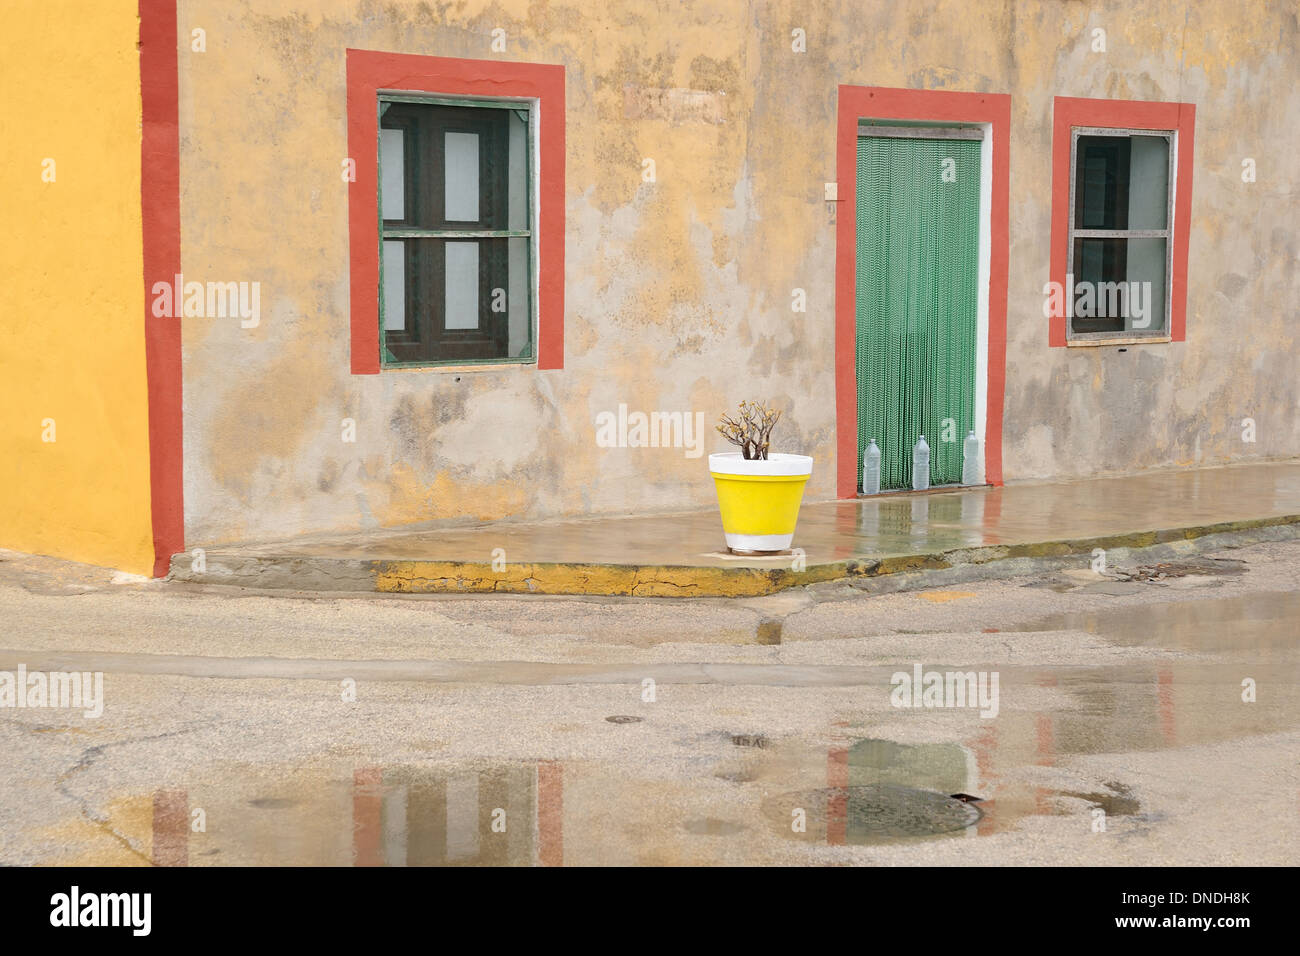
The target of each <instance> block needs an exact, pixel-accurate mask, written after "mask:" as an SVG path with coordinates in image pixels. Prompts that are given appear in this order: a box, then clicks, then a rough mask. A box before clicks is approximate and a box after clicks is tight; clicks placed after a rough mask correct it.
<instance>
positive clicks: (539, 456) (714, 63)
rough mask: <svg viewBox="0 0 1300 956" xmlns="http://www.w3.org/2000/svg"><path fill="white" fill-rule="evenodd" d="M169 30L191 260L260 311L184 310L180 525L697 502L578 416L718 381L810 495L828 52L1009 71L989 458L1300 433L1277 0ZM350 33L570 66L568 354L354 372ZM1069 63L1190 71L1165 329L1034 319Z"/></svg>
mask: <svg viewBox="0 0 1300 956" xmlns="http://www.w3.org/2000/svg"><path fill="white" fill-rule="evenodd" d="M1095 27H1101V28H1103V29H1105V30H1106V31H1107V52H1105V53H1097V52H1093V50H1092V43H1093V35H1092V30H1093V28H1095ZM179 28H180V35H181V107H180V129H181V182H182V196H181V201H182V223H183V227H182V228H183V232H182V255H183V262H184V271H185V274H186V279H187V280H199V281H209V280H211V281H248V282H253V281H256V282H259V283H260V289H261V320H260V323H259V324H258V326H257V327H256V328H247V329H246V328H241V326H240V323H239V321H237V320H232V319H204V318H187V319H185V320H184V323H185V324H184V369H185V496H186V516H187V537H188V540H189V542H190V543H191V544H205V543H215V542H219V541H229V540H237V539H251V538H271V537H276V536H280V535H287V534H294V533H300V532H310V531H318V530H328V529H349V528H358V527H367V526H374V525H384V526H391V525H399V524H403V523H410V522H420V521H427V520H431V519H444V518H466V519H474V518H482V519H487V518H501V517H506V516H514V517H524V516H553V515H564V514H575V513H589V512H594V513H610V512H620V511H625V510H635V511H649V510H673V509H681V508H686V507H695V506H707V505H709V504H710V503H711V502H712V501H713V490H712V487H711V484H710V483H709V481H708V480H707V468H706V461H705V459H703V458H688V457H686V456H685V455H684V454H683V452H682V450H680V449H652V448H623V449H619V448H615V449H607V448H601V447H598V446H597V443H596V440H595V434H596V428H595V422H596V417H597V415H598V414H600V413H601V412H603V411H615V410H617V408H618V405H619V404H620V403H626V404H627V405H628V407H629V408H630V409H633V410H642V411H646V412H650V411H683V412H687V411H689V412H696V411H700V412H703V413H704V414H705V420H706V428H707V429H708V430H709V437H708V438H707V439H706V441H705V451H706V452H707V451H712V450H719V447H720V446H721V444H722V443H721V440H720V439H717V438H716V436H715V435H713V433H712V430H711V429H712V423H713V421H714V420H715V419H716V417H717V415H718V414H719V413H720V412H721V411H723V410H725V409H729V408H730V407H732V406H734V405H735V403H736V402H737V401H739V400H740V399H741V398H765V399H768V400H771V401H774V402H776V403H777V404H778V405H780V406H781V407H783V408H784V409H785V418H784V419H783V421H782V425H781V430H780V432H779V444H780V446H781V448H783V449H785V450H791V451H799V452H803V453H807V454H811V455H813V456H815V458H816V460H817V465H816V468H815V472H814V477H813V481H812V483H811V485H810V487H809V494H810V495H811V496H814V497H831V496H832V495H833V494H834V470H835V469H834V465H835V448H834V426H835V411H834V365H833V363H834V282H833V268H834V256H835V240H834V226H833V225H832V224H831V222H830V219H829V216H828V210H827V207H826V204H825V203H824V202H823V201H822V196H823V186H822V184H823V183H824V182H828V181H833V180H835V179H836V170H835V111H836V101H837V94H836V91H837V86H838V84H841V83H850V84H861V85H874V86H897V87H912V88H927V89H959V90H973V91H987V92H1006V93H1010V94H1012V96H1013V101H1012V109H1013V114H1012V119H1013V125H1012V137H1011V247H1010V283H1009V300H1010V301H1009V307H1008V317H1007V318H1008V322H1007V324H1008V359H1007V396H1006V403H1005V412H1006V422H1005V440H1004V458H1005V475H1006V478H1007V479H1008V480H1016V479H1023V478H1033V477H1045V476H1074V475H1087V474H1095V473H1103V472H1126V471H1137V470H1142V469H1147V468H1158V467H1168V466H1187V465H1192V464H1195V463H1201V464H1208V463H1213V462H1221V461H1229V460H1238V459H1243V458H1255V457H1282V456H1290V455H1295V454H1296V453H1298V452H1300V421H1297V416H1296V415H1295V409H1296V406H1297V399H1298V397H1300V391H1298V386H1297V375H1296V371H1297V344H1296V340H1295V331H1294V329H1295V318H1296V315H1295V313H1296V308H1295V302H1296V296H1297V294H1298V293H1300V281H1298V280H1297V279H1296V275H1295V270H1296V264H1297V253H1298V250H1300V235H1298V234H1297V229H1296V226H1295V221H1294V218H1295V217H1294V207H1295V188H1296V187H1295V183H1296V176H1295V174H1294V172H1293V166H1294V163H1293V157H1294V156H1295V155H1297V154H1298V153H1300V123H1297V122H1296V121H1297V118H1300V83H1297V80H1300V75H1297V74H1298V73H1300V68H1298V67H1297V57H1296V44H1297V39H1298V28H1297V23H1296V16H1295V11H1294V8H1288V5H1285V4H1270V5H1265V4H1254V3H1252V4H1246V5H1236V4H1222V5H1220V4H1204V5H1197V4H1191V5H1189V4H1186V3H1182V2H1178V3H1174V2H1156V0H1151V2H1132V0H1117V2H1107V3H1085V2H1064V0H1042V2H1029V0H1007V2H987V0H981V2H974V0H951V2H948V0H943V2H940V0H932V2H917V3H910V4H899V3H895V2H892V0H878V2H847V0H846V2H829V0H828V2H816V3H807V2H794V0H791V2H770V3H767V2H761V0H754V2H742V0H713V2H691V3H679V2H675V0H672V2H669V0H665V2H657V3H656V2H646V0H610V2H605V3H599V4H596V3H590V4H562V3H545V2H536V0H533V2H525V0H500V2H493V3H480V2H476V0H467V2H463V3H453V4H429V3H417V2H390V3H377V2H363V0H313V2H307V0H259V2H257V3H256V4H253V3H243V2H230V0H182V2H181V4H180V18H179ZM497 28H500V29H503V30H505V33H506V38H507V49H506V52H504V53H499V52H493V51H492V49H491V43H492V31H493V30H495V29H497ZM794 28H802V29H803V30H805V31H806V34H807V52H805V53H795V52H793V51H792V49H791V31H792V30H793V29H794ZM195 29H201V30H203V31H204V32H205V35H204V38H205V41H206V50H205V52H201V53H200V52H193V51H191V50H190V49H188V46H189V42H190V38H191V36H192V32H191V31H193V30H195ZM348 47H355V48H362V49H373V50H385V51H391V52H404V53H420V54H432V55H440V56H454V57H470V58H484V59H491V58H494V57H495V58H502V59H514V60H523V61H531V62H543V63H562V64H564V65H565V67H566V70H567V93H566V95H567V101H568V102H567V123H566V136H567V172H566V176H567V189H566V192H567V195H566V209H567V234H566V271H567V275H566V348H565V353H566V355H565V368H564V369H563V370H561V371H546V372H538V371H536V370H535V369H532V368H527V367H524V368H498V369H493V370H486V371H464V370H462V371H447V370H437V371H434V370H418V371H409V370H404V371H389V372H384V373H382V374H380V375H372V376H352V375H350V374H349V360H348V355H349V330H348V281H349V280H348V221H347V188H348V187H347V186H346V185H345V184H344V182H343V181H342V177H341V175H340V169H341V162H342V160H343V159H344V157H346V155H347V139H346V113H345V96H344V89H345V66H344V51H345V50H346V49H347V48H348ZM665 90H694V91H700V92H701V93H703V94H707V95H701V96H694V95H689V96H688V95H680V94H665V93H663V92H662V91H665ZM1056 95H1064V96H1093V97H1111V98H1133V99H1149V100H1165V101H1186V102H1192V103H1195V104H1197V109H1198V112H1197V128H1196V167H1195V187H1194V203H1193V217H1194V221H1193V223H1192V230H1193V231H1192V236H1191V254H1190V263H1189V271H1190V282H1189V289H1188V317H1187V341H1186V342H1184V343H1172V344H1152V345H1143V346H1132V347H1129V348H1128V350H1127V351H1126V352H1122V353H1121V352H1119V351H1118V350H1117V349H1115V348H1113V347H1112V348H1093V349H1068V350H1067V349H1049V348H1048V347H1047V320H1046V319H1045V318H1043V313H1042V307H1043V295H1042V288H1043V284H1044V283H1045V282H1046V281H1047V278H1048V235H1049V223H1050V216H1051V206H1050V195H1051V193H1050V188H1051V145H1052V144H1051V116H1052V97H1053V96H1056ZM1246 157H1250V158H1253V159H1254V160H1255V161H1256V167H1257V170H1258V180H1257V182H1255V183H1253V184H1245V183H1243V182H1242V181H1241V176H1240V171H1241V161H1242V159H1243V158H1246ZM645 158H651V159H653V160H654V161H655V170H656V178H657V181H656V182H655V183H653V184H651V183H645V182H643V180H642V160H643V159H645ZM796 288H800V289H804V290H806V294H807V312H806V313H804V314H800V313H794V312H792V311H791V296H792V290H793V289H796ZM1246 417H1251V418H1254V419H1255V421H1256V423H1257V441H1256V442H1255V443H1254V444H1246V443H1243V442H1242V440H1241V432H1242V429H1241V420H1242V419H1243V418H1246ZM348 418H351V419H354V420H355V422H356V441H355V443H348V442H345V441H343V438H342V421H343V420H344V419H348Z"/></svg>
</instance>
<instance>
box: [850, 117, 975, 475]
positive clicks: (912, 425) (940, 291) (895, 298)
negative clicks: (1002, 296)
mask: <svg viewBox="0 0 1300 956" xmlns="http://www.w3.org/2000/svg"><path fill="white" fill-rule="evenodd" d="M984 140H985V130H984V129H983V128H982V127H980V126H948V127H943V126H919V125H910V126H908V125H889V126H883V125H875V124H871V123H867V122H864V123H863V124H862V125H860V126H859V129H858V137H857V157H856V158H857V183H856V190H855V192H856V207H857V208H856V210H855V212H856V218H857V222H856V227H857V228H856V239H857V242H856V250H855V253H856V258H857V262H856V266H857V268H856V289H855V300H854V305H855V311H856V316H855V352H856V355H855V363H856V372H857V376H856V377H857V425H858V436H857V438H858V441H857V450H858V455H857V475H858V476H860V475H861V473H862V458H863V452H864V450H865V449H866V447H867V444H868V442H870V441H872V440H873V439H874V440H875V442H876V444H877V446H878V447H879V448H880V452H881V460H880V471H881V476H880V487H881V489H882V490H886V489H904V488H910V487H911V484H912V449H913V446H914V445H915V444H916V442H917V440H918V439H919V438H920V437H921V436H922V435H924V436H925V440H926V443H927V444H928V445H929V446H930V484H931V485H932V486H933V485H945V484H954V485H955V484H960V482H961V479H962V457H963V444H964V439H965V437H966V435H967V433H968V432H970V431H972V430H973V431H975V433H976V435H977V436H978V437H979V438H980V439H981V444H982V443H983V438H984V434H983V433H984V427H983V426H984V422H983V418H984V416H983V414H982V407H981V398H982V396H981V395H980V394H978V393H979V392H981V391H983V390H984V389H985V388H986V387H987V384H986V376H987V369H986V367H983V363H982V362H981V356H982V355H984V353H985V341H982V340H986V337H987V300H983V301H982V297H981V295H980V290H981V287H982V283H981V278H982V272H984V270H986V269H987V244H984V252H983V254H982V250H981V246H982V242H981V223H982V222H983V221H984V217H983V216H982V215H981V208H982V204H983V201H984V199H983V197H984V194H985V187H986V186H987V185H988V182H989V178H988V176H987V175H986V174H987V172H988V170H987V158H986V151H985V147H986V145H987V144H986V143H985V141H984ZM984 274H985V275H986V273H984ZM986 281H987V280H986V279H985V282H986ZM981 479H982V476H981Z"/></svg>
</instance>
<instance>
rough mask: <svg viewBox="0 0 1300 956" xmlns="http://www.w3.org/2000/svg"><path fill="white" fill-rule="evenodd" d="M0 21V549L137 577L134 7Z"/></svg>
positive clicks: (139, 423)
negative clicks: (49, 429) (50, 164)
mask: <svg viewBox="0 0 1300 956" xmlns="http://www.w3.org/2000/svg"><path fill="white" fill-rule="evenodd" d="M3 21H4V25H3V27H0V144H3V145H2V146H0V222H2V223H3V228H0V547H6V548H11V549H15V550H21V551H30V552H35V553H40V554H52V555H56V556H59V557H65V558H71V559H74V560H78V561H86V562H90V563H94V564H103V565H109V566H112V567H117V568H122V569H124V570H128V571H133V572H137V573H141V574H143V573H147V572H148V571H149V570H150V568H151V566H152V563H153V544H152V530H151V522H150V510H149V505H150V498H149V435H148V406H147V395H146V377H145V354H144V285H143V279H142V269H143V267H142V262H141V255H142V253H141V225H140V61H139V54H138V52H137V50H136V41H137V39H138V32H139V21H138V9H137V2H136V0H97V2H95V3H85V2H82V0H6V3H5V6H4V14H3ZM46 158H49V159H53V160H54V163H55V165H54V175H55V181H54V182H43V181H42V170H43V167H42V163H43V161H44V160H45V159H46ZM45 419H53V420H54V429H55V430H54V438H55V440H54V441H53V442H45V441H42V432H43V428H44V426H43V425H42V422H43V421H44V420H45Z"/></svg>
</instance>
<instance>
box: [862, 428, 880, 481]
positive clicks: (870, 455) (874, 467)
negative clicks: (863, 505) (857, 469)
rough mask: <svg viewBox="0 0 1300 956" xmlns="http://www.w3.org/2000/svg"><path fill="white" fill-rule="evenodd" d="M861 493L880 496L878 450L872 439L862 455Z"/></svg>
mask: <svg viewBox="0 0 1300 956" xmlns="http://www.w3.org/2000/svg"><path fill="white" fill-rule="evenodd" d="M862 493H863V494H864V495H878V494H880V448H879V447H878V446H877V445H876V440H875V439H874V438H873V439H871V444H870V445H868V446H867V447H866V450H865V451H863V453H862Z"/></svg>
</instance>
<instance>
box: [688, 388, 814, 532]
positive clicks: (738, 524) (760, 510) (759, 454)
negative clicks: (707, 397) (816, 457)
mask: <svg viewBox="0 0 1300 956" xmlns="http://www.w3.org/2000/svg"><path fill="white" fill-rule="evenodd" d="M780 418H781V413H780V412H779V411H775V410H773V409H770V408H768V407H767V406H766V405H763V404H761V403H759V402H741V403H740V411H739V414H738V416H737V417H735V418H732V417H731V416H730V415H723V416H722V418H721V419H720V420H719V421H718V426H717V427H718V433H719V434H721V435H722V437H723V438H725V439H726V440H727V441H729V442H731V444H733V445H736V446H737V447H739V448H740V451H729V452H720V453H718V454H714V455H710V456H709V472H710V474H712V475H713V484H714V487H715V488H716V489H717V492H718V510H719V511H720V512H721V513H722V530H723V533H724V534H725V535H726V537H727V547H728V548H729V549H731V550H732V551H735V552H737V553H740V554H756V553H757V554H761V553H772V552H778V551H785V550H787V549H788V548H789V547H790V542H791V541H792V540H793V539H794V528H795V524H796V522H797V521H798V520H799V504H800V502H801V501H802V500H803V487H804V485H805V484H806V483H807V482H808V476H809V475H811V474H812V463H813V460H812V459H811V458H809V457H808V456H806V455H783V454H779V453H774V452H772V451H770V446H771V436H772V429H773V428H774V427H775V426H776V423H777V421H778V420H779V419H780Z"/></svg>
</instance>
